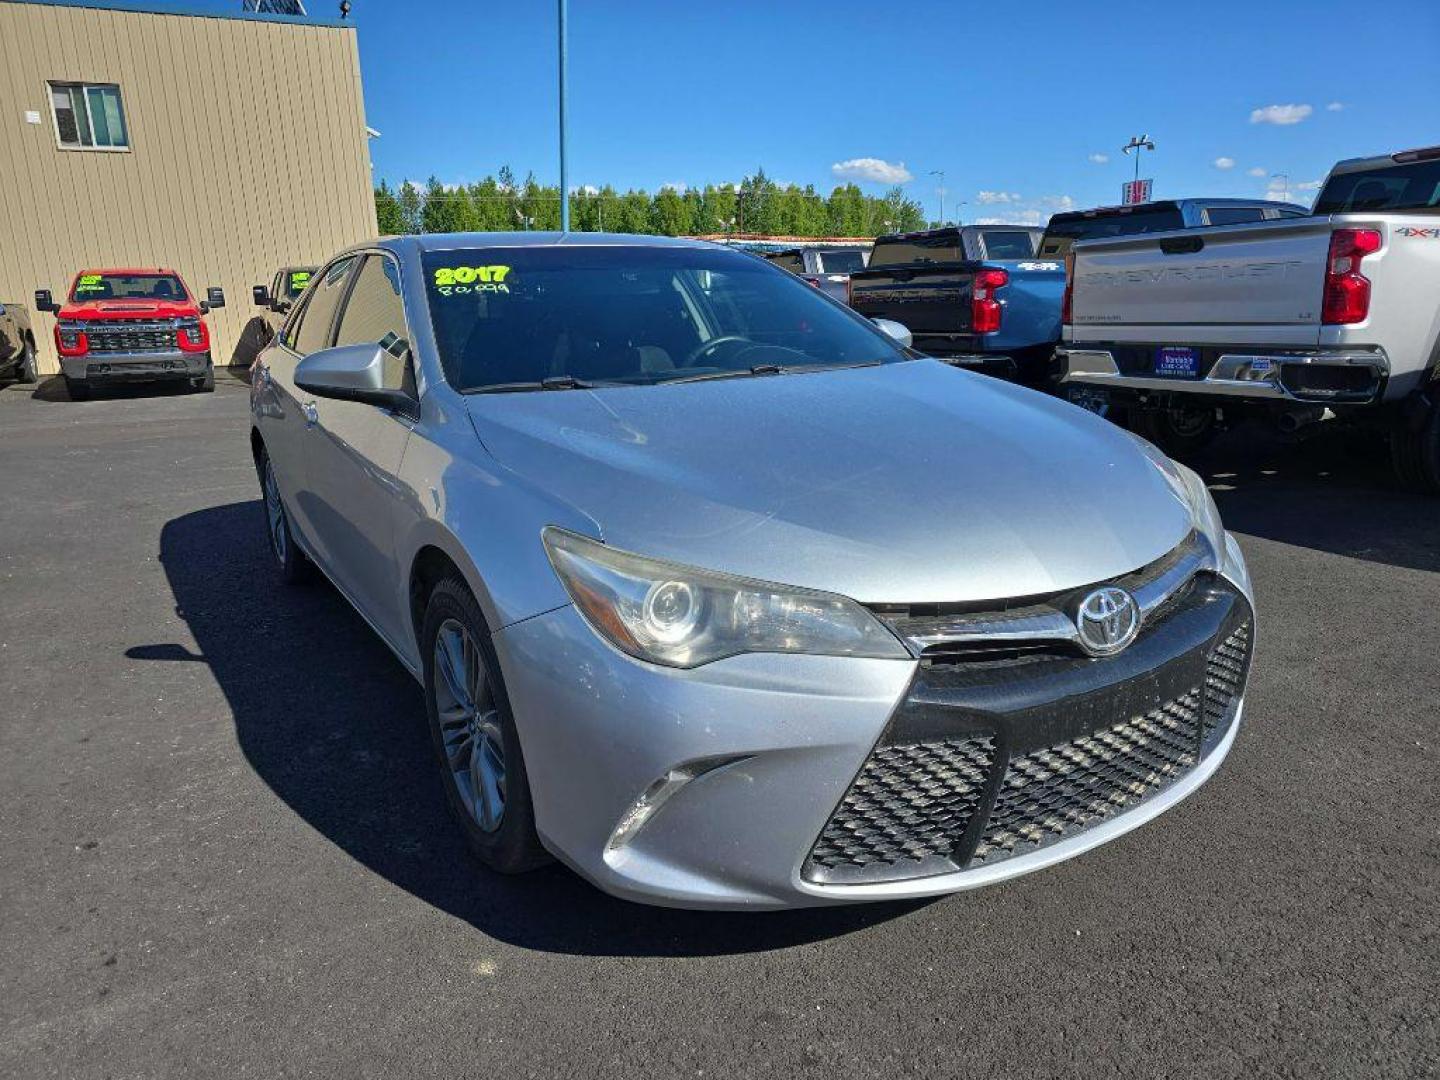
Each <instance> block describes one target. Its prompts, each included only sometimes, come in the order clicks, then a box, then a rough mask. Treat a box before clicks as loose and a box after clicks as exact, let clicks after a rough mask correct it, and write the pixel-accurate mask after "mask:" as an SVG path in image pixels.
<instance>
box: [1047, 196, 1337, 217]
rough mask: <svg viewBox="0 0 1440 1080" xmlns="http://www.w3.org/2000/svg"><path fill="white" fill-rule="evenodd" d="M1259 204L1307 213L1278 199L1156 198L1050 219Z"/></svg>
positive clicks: (1075, 212) (1296, 205)
mask: <svg viewBox="0 0 1440 1080" xmlns="http://www.w3.org/2000/svg"><path fill="white" fill-rule="evenodd" d="M1186 205H1189V206H1204V207H1221V206H1261V207H1273V208H1275V209H1276V210H1299V211H1300V212H1301V213H1304V214H1308V213H1309V212H1310V209H1309V207H1305V206H1301V205H1300V204H1299V203H1289V202H1281V201H1280V200H1278V199H1209V198H1197V199H1156V200H1155V201H1154V202H1148V203H1131V204H1129V205H1127V206H1092V207H1090V208H1089V209H1086V210H1065V211H1062V212H1061V213H1058V214H1055V215H1054V216H1053V217H1051V219H1050V220H1051V221H1056V220H1059V221H1074V220H1075V219H1077V218H1083V217H1090V216H1095V215H1100V214H1123V213H1134V212H1135V211H1136V210H1155V209H1161V210H1171V209H1175V210H1178V209H1179V208H1180V207H1181V206H1186Z"/></svg>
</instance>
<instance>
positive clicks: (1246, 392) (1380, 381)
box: [1056, 345, 1390, 405]
mask: <svg viewBox="0 0 1440 1080" xmlns="http://www.w3.org/2000/svg"><path fill="white" fill-rule="evenodd" d="M1154 348H1155V346H1139V347H1134V346H1110V347H1102V346H1090V347H1082V346H1077V345H1066V346H1062V347H1061V348H1060V349H1059V350H1058V351H1057V353H1056V357H1057V363H1058V365H1059V370H1060V381H1061V382H1062V383H1064V384H1066V385H1069V386H1084V387H1090V388H1094V389H1098V390H1103V391H1106V392H1111V393H1118V394H1119V395H1120V396H1145V395H1152V394H1158V395H1162V396H1166V397H1168V396H1171V395H1174V396H1177V397H1182V398H1193V399H1197V400H1198V399H1201V398H1212V399H1216V400H1229V401H1238V400H1245V401H1251V402H1278V403H1282V404H1283V403H1290V404H1307V405H1316V404H1319V405H1331V404H1352V405H1353V404H1367V403H1370V402H1373V401H1377V400H1379V399H1380V397H1381V396H1382V395H1383V391H1384V386H1385V381H1386V378H1387V377H1388V375H1389V372H1390V362H1389V358H1388V357H1387V356H1386V355H1385V353H1384V352H1382V351H1379V350H1373V351H1371V350H1364V349H1361V350H1337V351H1333V352H1332V351H1325V350H1295V351H1284V350H1265V349H1229V348H1227V349H1215V348H1212V349H1204V350H1201V351H1202V352H1203V353H1204V354H1205V361H1204V363H1203V364H1202V365H1201V366H1202V369H1203V372H1204V373H1203V374H1202V375H1201V376H1200V377H1198V378H1177V377H1175V376H1164V375H1155V374H1154V373H1153V371H1152V370H1149V369H1147V368H1146V367H1145V365H1144V361H1145V360H1147V359H1148V357H1149V354H1150V353H1151V352H1152V350H1153V349H1154Z"/></svg>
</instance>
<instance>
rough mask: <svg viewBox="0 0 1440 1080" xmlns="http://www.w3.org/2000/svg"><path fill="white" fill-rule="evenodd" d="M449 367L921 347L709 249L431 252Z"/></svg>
mask: <svg viewBox="0 0 1440 1080" xmlns="http://www.w3.org/2000/svg"><path fill="white" fill-rule="evenodd" d="M422 264H423V267H424V274H425V285H426V291H427V293H428V298H429V306H430V313H431V318H432V321H433V322H434V326H435V338H436V343H437V345H438V346H439V350H440V362H441V364H442V366H443V367H444V369H445V376H446V378H447V379H448V380H449V381H450V384H451V385H452V386H454V387H456V388H457V389H459V390H462V391H475V390H484V389H501V388H515V389H529V388H532V387H539V386H540V385H541V384H546V385H548V386H551V387H561V386H565V385H574V384H575V383H577V382H581V383H585V384H589V383H656V382H665V381H673V380H678V379H700V378H715V377H721V376H725V375H747V374H752V373H759V372H758V371H757V369H760V370H761V371H765V372H770V371H774V370H777V369H778V370H780V371H792V370H800V369H807V368H808V369H811V370H815V369H818V368H823V367H850V366H856V365H862V364H878V363H892V362H896V361H901V360H904V359H906V358H907V357H908V354H907V353H906V352H905V351H904V350H903V349H901V348H900V347H899V346H898V345H897V344H896V343H895V342H893V341H892V340H891V339H890V338H888V337H886V336H885V335H884V334H882V333H881V332H880V331H879V330H877V329H876V328H875V327H873V326H872V325H871V324H869V323H868V322H867V321H865V320H864V319H862V318H861V317H860V316H858V315H856V314H854V313H853V312H851V311H849V310H848V309H846V308H844V307H841V306H840V305H838V304H836V303H835V302H834V301H832V300H829V299H827V298H826V297H825V296H824V295H823V294H822V293H820V292H819V291H818V290H816V289H814V288H812V287H811V286H809V285H807V284H806V283H805V282H804V281H802V280H801V279H800V278H797V277H795V276H794V275H793V274H790V273H787V272H785V271H783V270H780V269H778V268H777V267H774V266H771V265H770V264H769V263H767V262H765V261H764V260H762V259H757V258H755V257H754V256H752V255H747V254H745V253H743V252H737V251H728V250H725V249H721V248H707V247H661V246H654V247H644V246H634V247H628V246H627V247H621V246H606V245H593V246H585V245H581V244H576V245H573V246H572V245H553V246H544V247H514V248H472V249H456V250H450V251H431V252H427V253H426V254H425V255H424V257H423V260H422Z"/></svg>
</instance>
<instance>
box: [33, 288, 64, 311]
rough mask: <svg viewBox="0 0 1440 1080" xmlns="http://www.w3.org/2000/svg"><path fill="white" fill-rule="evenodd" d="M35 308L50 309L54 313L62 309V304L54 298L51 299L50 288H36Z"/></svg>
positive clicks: (39, 309)
mask: <svg viewBox="0 0 1440 1080" xmlns="http://www.w3.org/2000/svg"><path fill="white" fill-rule="evenodd" d="M35 310H36V311H48V312H50V313H51V314H52V315H53V314H54V313H55V312H57V311H59V310H60V305H59V304H57V303H55V301H54V300H52V299H50V290H49V289H36V290H35Z"/></svg>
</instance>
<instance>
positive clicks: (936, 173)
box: [930, 169, 945, 228]
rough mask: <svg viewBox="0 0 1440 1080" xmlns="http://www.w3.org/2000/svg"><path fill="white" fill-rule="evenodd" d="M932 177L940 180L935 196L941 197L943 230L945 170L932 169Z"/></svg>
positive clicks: (943, 223) (942, 225) (942, 223)
mask: <svg viewBox="0 0 1440 1080" xmlns="http://www.w3.org/2000/svg"><path fill="white" fill-rule="evenodd" d="M930 175H931V176H938V177H939V178H940V186H939V187H937V188H936V189H935V194H937V195H939V196H940V226H941V227H942V228H943V227H944V226H945V170H944V169H931V170H930Z"/></svg>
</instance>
